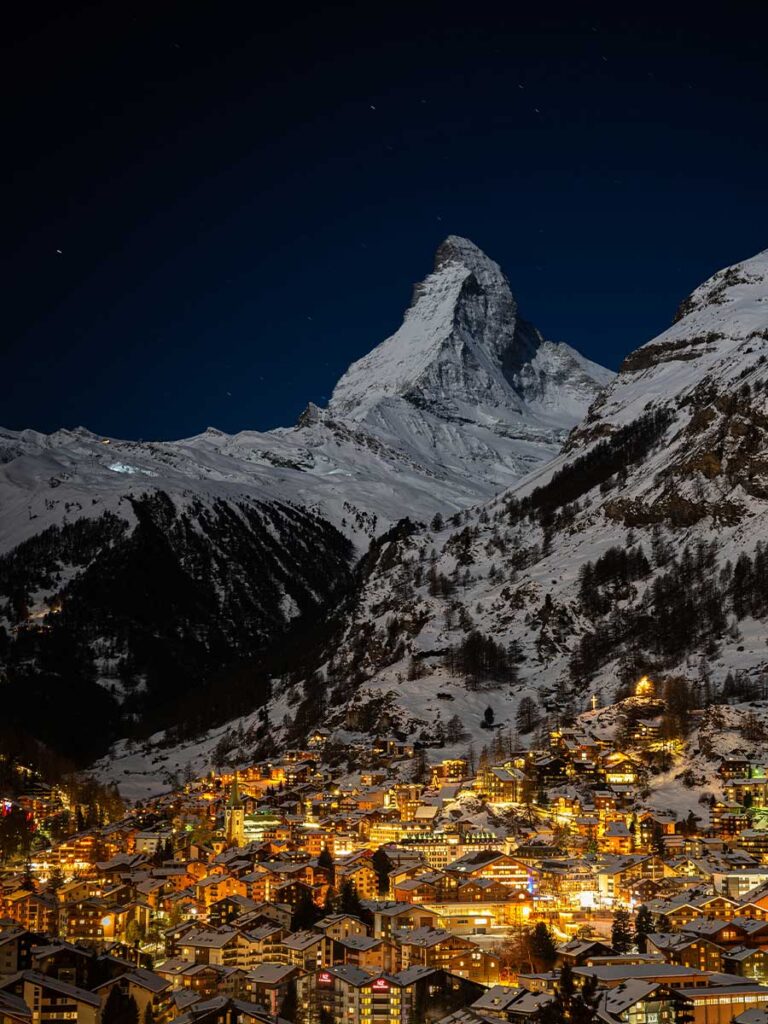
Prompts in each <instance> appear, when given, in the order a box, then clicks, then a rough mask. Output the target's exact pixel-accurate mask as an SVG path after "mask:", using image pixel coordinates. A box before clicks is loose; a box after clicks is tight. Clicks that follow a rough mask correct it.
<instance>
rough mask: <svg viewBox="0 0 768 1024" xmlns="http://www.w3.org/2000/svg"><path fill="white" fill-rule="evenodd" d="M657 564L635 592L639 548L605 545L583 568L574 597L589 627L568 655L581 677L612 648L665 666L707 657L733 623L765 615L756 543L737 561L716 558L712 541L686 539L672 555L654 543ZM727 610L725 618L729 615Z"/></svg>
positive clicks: (762, 565)
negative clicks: (599, 555)
mask: <svg viewBox="0 0 768 1024" xmlns="http://www.w3.org/2000/svg"><path fill="white" fill-rule="evenodd" d="M658 549H659V552H660V557H663V560H664V564H663V567H662V568H661V569H657V572H656V574H655V576H654V578H653V579H652V581H651V582H650V584H649V585H648V586H647V587H646V588H645V589H644V590H643V592H642V593H641V594H639V595H637V594H635V593H634V591H633V590H631V589H630V588H629V583H630V582H632V581H634V580H641V579H643V578H644V577H646V576H647V575H648V572H649V568H650V566H649V564H648V561H647V559H646V557H645V555H644V553H643V551H642V548H637V547H636V548H631V549H629V550H628V551H626V552H624V553H623V557H622V552H621V551H620V550H618V549H615V548H612V549H610V550H609V551H608V552H606V553H605V555H603V556H602V558H601V559H599V560H598V561H597V562H595V563H594V564H593V563H588V564H587V565H586V566H584V567H583V569H582V571H581V576H580V581H579V585H580V597H581V600H582V602H583V607H584V609H585V611H586V612H587V614H588V615H590V616H591V617H592V619H593V620H596V627H595V629H594V630H593V631H590V632H588V633H586V634H584V636H582V638H581V640H580V641H579V643H578V645H577V646H576V649H575V650H574V652H573V654H572V656H571V665H570V667H571V675H572V678H573V679H574V680H583V679H585V678H588V677H589V676H590V675H592V674H593V673H594V672H595V671H597V669H599V668H600V667H601V666H602V665H604V664H606V663H607V662H608V661H610V660H611V659H612V658H614V657H616V655H617V653H619V652H621V651H622V650H623V651H624V652H632V655H633V658H634V660H635V661H637V662H638V664H639V663H641V662H642V661H643V660H645V661H646V662H648V661H655V662H656V663H657V664H659V665H662V666H663V665H665V664H667V665H671V664H674V663H675V662H678V661H679V660H680V659H681V658H684V657H686V656H687V655H689V654H691V653H693V652H694V651H697V650H699V651H701V652H702V653H703V654H705V655H706V656H707V657H713V656H714V655H715V654H716V653H717V650H718V647H719V642H720V641H721V640H722V639H723V637H725V636H726V634H727V633H729V632H730V633H733V630H734V628H735V622H739V621H741V620H742V619H744V618H746V617H747V616H750V615H751V616H754V617H755V618H764V617H765V616H766V614H768V552H767V551H766V547H765V545H764V544H763V543H758V545H757V547H756V550H755V553H754V556H753V557H750V556H749V555H747V554H746V553H743V554H741V555H740V556H739V558H738V560H737V561H736V564H735V565H734V564H732V563H731V562H727V563H726V564H725V565H724V566H722V567H721V568H719V567H718V562H717V550H718V549H717V542H716V541H709V542H706V541H700V542H699V543H698V544H696V545H695V546H692V547H691V546H686V547H685V548H684V549H683V551H682V552H681V553H680V555H679V556H674V555H672V554H671V553H670V552H669V551H668V550H665V549H664V546H663V544H659V545H658ZM731 617H732V618H731Z"/></svg>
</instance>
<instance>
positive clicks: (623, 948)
mask: <svg viewBox="0 0 768 1024" xmlns="http://www.w3.org/2000/svg"><path fill="white" fill-rule="evenodd" d="M611 945H612V946H613V950H614V952H615V953H626V952H627V950H628V949H629V947H630V946H631V945H632V919H631V917H630V914H629V911H628V910H626V909H625V908H624V907H619V909H618V910H617V911H616V913H615V914H614V915H613V925H612V927H611Z"/></svg>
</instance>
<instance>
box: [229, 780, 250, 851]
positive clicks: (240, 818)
mask: <svg viewBox="0 0 768 1024" xmlns="http://www.w3.org/2000/svg"><path fill="white" fill-rule="evenodd" d="M224 831H225V833H226V836H227V842H228V843H229V845H230V846H245V807H244V806H243V799H242V797H241V796H240V785H239V781H238V778H237V772H235V777H234V779H233V780H232V786H231V788H230V790H229V799H228V800H227V803H226V806H225V808H224Z"/></svg>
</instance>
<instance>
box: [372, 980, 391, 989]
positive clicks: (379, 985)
mask: <svg viewBox="0 0 768 1024" xmlns="http://www.w3.org/2000/svg"><path fill="white" fill-rule="evenodd" d="M371 989H372V990H373V991H374V992H389V982H388V981H387V979H386V978H377V979H376V981H374V983H373V984H372V985H371Z"/></svg>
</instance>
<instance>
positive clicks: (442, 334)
mask: <svg viewBox="0 0 768 1024" xmlns="http://www.w3.org/2000/svg"><path fill="white" fill-rule="evenodd" d="M612 376H613V375H612V374H611V373H610V372H609V371H607V370H604V369H602V368H601V367H599V366H596V365H595V364H593V363H590V362H589V361H588V360H586V359H584V358H583V357H581V356H580V355H579V354H578V353H576V352H575V351H574V350H573V349H570V348H569V347H568V346H566V345H561V344H554V343H551V342H547V341H545V340H544V339H543V338H542V337H541V335H540V334H539V333H538V332H537V331H536V330H535V329H534V328H532V327H531V326H530V325H527V324H525V323H524V322H523V321H521V320H520V319H519V318H518V316H517V306H516V303H515V300H514V299H513V297H512V294H511V292H510V290H509V285H508V283H507V281H506V279H505V278H504V275H503V274H502V272H501V270H500V269H499V267H498V266H497V265H496V264H495V263H493V262H492V261H491V260H490V259H488V257H486V256H485V255H484V254H483V253H481V252H480V250H479V249H477V247H476V246H474V245H472V243H471V242H468V241H466V240H464V239H459V238H449V239H448V240H447V241H446V242H445V243H444V244H443V245H442V246H441V247H440V249H439V251H438V254H437V260H436V265H435V270H434V272H433V273H432V274H431V275H430V276H429V277H428V278H427V279H426V281H424V282H423V283H422V284H421V285H419V286H418V287H417V289H416V294H415V298H414V303H413V305H412V306H411V308H410V309H409V310H408V312H407V314H406V318H405V322H404V324H403V327H402V328H401V329H400V331H398V332H397V334H395V335H394V336H393V337H392V338H390V339H388V340H387V341H385V342H383V343H382V344H381V345H380V346H379V347H378V348H377V349H375V350H374V352H372V353H371V354H370V355H369V356H368V357H366V359H364V360H361V361H360V362H359V363H356V364H355V365H354V366H353V367H351V368H350V370H349V371H348V373H347V374H345V376H344V377H343V378H342V380H341V381H340V382H339V385H338V387H337V389H336V391H335V392H334V395H333V399H332V401H331V403H330V405H329V408H328V409H326V410H322V409H319V408H317V407H315V406H313V405H310V406H309V407H308V408H307V410H306V411H305V413H304V414H303V415H302V416H301V417H300V419H299V422H298V423H297V424H296V426H295V427H292V428H286V429H277V430H273V431H269V432H267V433H258V432H254V431H243V432H241V433H239V434H236V435H233V436H230V435H227V434H224V433H222V432H221V431H218V430H214V429H208V430H206V431H205V432H204V433H203V434H201V435H199V436H197V437H191V438H188V439H185V440H181V441H174V442H140V441H124V440H120V439H117V438H105V437H99V436H97V435H95V434H93V433H91V432H89V431H88V430H85V429H82V428H81V429H76V430H59V431H57V432H55V433H53V434H50V435H44V434H40V433H38V432H35V431H33V430H24V431H10V430H0V679H3V678H7V680H8V682H9V683H10V690H11V691H12V692H13V693H15V694H21V693H22V691H23V690H26V691H27V692H29V693H31V694H34V695H35V696H36V697H37V696H39V697H40V698H41V699H44V698H45V694H46V693H47V692H48V690H49V689H50V688H51V687H53V688H54V690H55V692H56V693H57V694H59V695H60V696H61V697H62V701H63V703H62V709H63V708H65V707H66V706H68V704H67V700H68V701H69V704H71V703H72V698H73V697H74V696H75V695H76V696H77V698H78V699H79V700H82V701H83V702H85V703H86V704H88V705H89V706H92V707H93V708H94V709H97V711H96V718H97V719H98V720H99V721H100V722H102V723H103V726H104V727H103V728H102V729H99V730H97V736H96V737H95V738H94V737H93V736H91V735H89V734H88V740H89V744H90V745H89V748H88V749H89V750H90V749H92V747H93V745H94V743H96V744H98V742H102V743H103V742H104V741H105V740H106V739H108V738H110V737H112V736H114V735H120V733H121V732H123V731H125V730H126V729H129V728H134V727H135V725H136V723H142V724H144V725H148V724H149V723H153V724H154V723H155V722H157V723H158V724H159V723H162V724H178V723H182V724H183V729H182V731H185V730H186V731H187V732H188V731H189V729H190V727H191V725H192V723H193V722H200V721H207V722H216V721H220V720H222V718H223V717H225V716H226V715H227V714H230V715H231V714H234V713H236V712H238V711H240V710H242V709H243V708H244V707H253V706H258V704H260V703H261V702H262V700H263V697H264V694H265V693H266V692H268V689H269V681H268V678H267V676H268V674H269V673H274V672H275V671H276V665H277V664H278V663H279V664H284V662H285V660H286V658H285V656H284V655H285V652H284V651H283V650H282V649H281V647H280V643H279V641H283V643H286V641H285V637H286V630H288V629H289V628H290V629H292V630H293V631H294V634H293V635H292V638H291V640H290V642H287V644H286V646H287V647H288V648H290V649H291V650H292V651H298V650H301V649H302V648H303V647H305V646H307V645H308V644H309V640H307V639H306V638H305V637H303V636H302V637H299V636H298V632H297V631H300V630H302V629H303V630H305V631H307V635H309V634H310V633H311V634H312V635H314V632H315V631H316V630H317V629H318V618H320V619H322V617H323V615H324V614H326V613H327V612H328V611H329V608H330V607H332V606H333V604H334V603H335V602H336V601H337V600H338V599H339V596H340V594H341V593H346V591H347V590H348V588H349V585H350V570H351V566H352V564H353V562H354V555H355V553H356V554H357V555H361V554H363V553H364V552H365V551H367V549H368V546H369V543H370V541H371V539H372V538H376V537H378V536H381V535H382V534H383V533H385V531H386V530H388V529H389V528H390V527H391V526H392V525H393V524H394V523H396V522H397V521H399V520H400V519H402V518H403V517H405V516H409V517H411V518H412V519H415V520H417V521H430V520H431V519H432V517H433V516H434V515H435V514H436V513H441V514H451V513H454V512H455V511H456V510H459V509H463V508H466V507H468V506H470V505H472V504H474V503H476V502H478V501H480V500H485V499H487V498H489V497H491V496H493V495H495V494H498V493H499V492H500V491H501V490H502V489H503V488H504V487H507V486H509V484H510V483H513V482H515V481H517V480H519V479H520V478H521V477H522V476H523V475H524V474H525V473H526V472H527V471H528V470H530V468H531V467H532V466H538V465H541V464H543V463H544V462H546V461H548V460H549V459H550V458H551V457H552V456H553V455H554V454H555V453H556V452H557V451H558V450H559V448H560V447H561V445H562V442H563V441H564V439H565V437H566V435H567V432H568V430H569V429H570V428H571V427H572V426H574V424H575V423H576V422H578V420H579V419H580V418H581V416H582V414H583V413H584V411H585V410H586V408H587V406H588V405H589V403H590V401H592V400H593V399H594V397H595V396H596V395H597V394H598V393H599V391H600V389H601V387H602V386H603V385H604V384H606V383H607V382H609V381H610V379H611V378H612ZM350 541H351V545H352V546H351V547H350V544H349V542H350ZM153 615H154V616H155V619H156V621H155V620H153V619H152V616H153ZM312 642H316V641H314V640H313V641H312ZM184 690H186V691H188V696H187V697H186V698H185V700H184V701H183V702H180V701H179V695H180V694H181V693H182V692H184ZM17 703H18V707H16V706H15V705H14V707H15V711H14V714H16V715H17V718H18V721H16V720H14V719H13V718H12V720H13V721H14V722H15V724H16V725H18V726H20V727H22V728H25V729H30V730H32V731H37V732H38V733H39V729H40V728H41V727H40V726H39V723H37V721H36V720H35V717H34V709H33V708H32V707H31V706H30V704H29V702H28V701H26V702H25V701H21V700H19V701H18V702H17ZM9 707H10V705H6V710H8V708H9ZM193 707H194V711H192V710H191V709H192V708H193ZM58 717H59V718H61V716H58ZM53 725H54V727H53V728H52V729H50V730H47V731H45V738H46V740H47V741H48V742H50V743H53V744H54V745H55V744H56V742H57V737H58V735H59V731H63V732H64V733H65V734H66V740H67V742H68V743H69V744H70V747H69V748H68V749H70V750H71V751H72V752H75V753H77V751H78V744H79V742H80V739H82V738H84V737H85V736H86V734H87V733H86V732H78V731H77V730H74V731H73V730H69V729H68V728H66V722H65V720H64V719H61V721H57V720H56V719H54V720H53ZM60 725H61V726H62V730H59V726H60Z"/></svg>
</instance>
